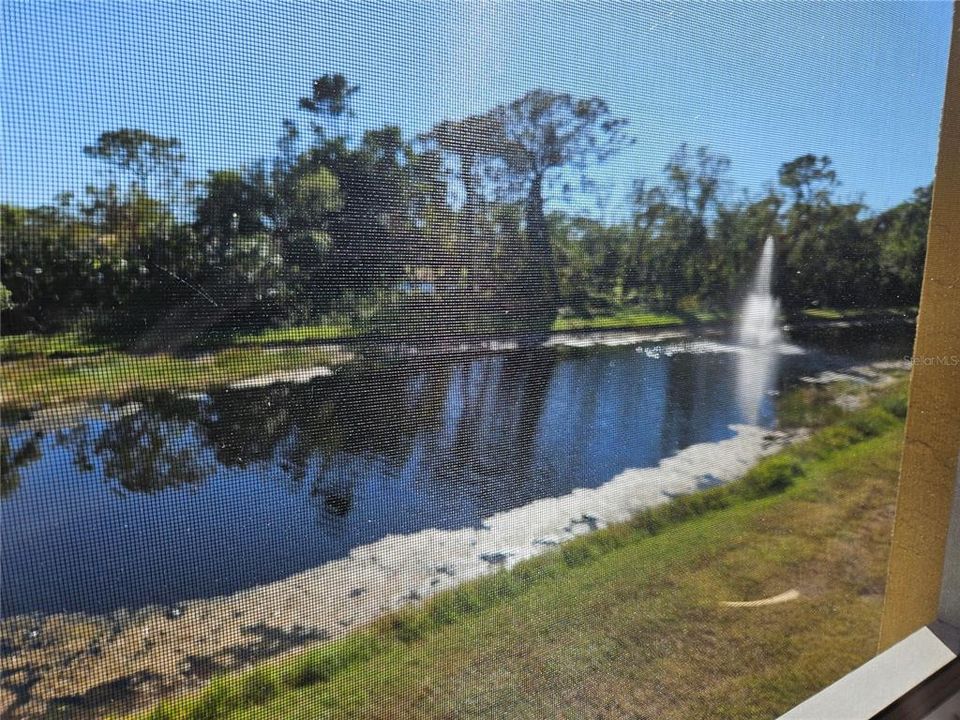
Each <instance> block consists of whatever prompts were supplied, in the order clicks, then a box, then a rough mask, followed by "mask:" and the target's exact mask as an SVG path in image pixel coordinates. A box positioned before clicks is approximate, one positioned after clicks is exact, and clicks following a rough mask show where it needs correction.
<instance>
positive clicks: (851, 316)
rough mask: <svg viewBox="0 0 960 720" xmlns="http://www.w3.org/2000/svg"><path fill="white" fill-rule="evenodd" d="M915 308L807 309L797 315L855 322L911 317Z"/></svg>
mask: <svg viewBox="0 0 960 720" xmlns="http://www.w3.org/2000/svg"><path fill="white" fill-rule="evenodd" d="M916 314H917V308H916V307H902V308H829V307H816V308H807V309H805V310H803V311H802V312H801V313H799V316H800V317H806V318H812V319H814V320H856V319H859V318H865V317H891V318H892V317H913V316H915V315H916Z"/></svg>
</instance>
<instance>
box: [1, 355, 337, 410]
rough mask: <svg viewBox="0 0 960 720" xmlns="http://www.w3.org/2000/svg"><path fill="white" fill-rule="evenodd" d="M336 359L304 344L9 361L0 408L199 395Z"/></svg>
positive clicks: (3, 367) (3, 370)
mask: <svg viewBox="0 0 960 720" xmlns="http://www.w3.org/2000/svg"><path fill="white" fill-rule="evenodd" d="M333 360H335V358H334V356H333V354H332V353H331V352H330V351H327V350H323V349H320V348H316V347H310V346H304V347H294V348H284V349H283V350H282V351H280V352H276V351H270V350H268V349H264V348H231V349H227V350H222V351H220V352H217V353H211V354H209V355H205V356H199V357H196V358H180V357H172V356H170V355H148V356H138V355H129V354H126V353H120V352H116V351H104V352H101V353H100V354H98V355H86V356H84V355H81V356H79V357H74V358H62V359H50V358H37V359H33V360H18V361H4V362H3V363H2V364H0V388H2V394H0V408H2V409H3V411H4V413H10V414H15V413H17V412H19V411H23V410H28V409H31V408H36V407H41V406H50V405H62V404H70V403H76V402H81V401H85V400H94V399H95V400H97V401H99V402H108V401H117V400H123V399H127V398H131V397H134V396H136V395H137V394H138V393H144V392H152V391H158V390H168V391H169V390H173V391H191V390H192V391H199V390H205V389H208V388H211V387H216V386H218V385H229V384H230V383H233V382H236V381H238V380H242V379H244V378H249V377H255V376H258V375H263V374H266V373H271V372H278V371H283V370H294V369H297V368H308V367H314V366H317V365H329V364H331V362H332V361H333Z"/></svg>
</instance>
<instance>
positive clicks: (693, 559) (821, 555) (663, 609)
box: [138, 387, 902, 720]
mask: <svg viewBox="0 0 960 720" xmlns="http://www.w3.org/2000/svg"><path fill="white" fill-rule="evenodd" d="M898 392H900V388H899V387H898V388H894V389H893V390H890V391H887V392H885V393H884V394H882V395H881V396H880V397H879V398H875V400H876V402H874V403H873V404H872V405H871V406H870V407H868V408H865V409H864V410H861V411H857V412H855V413H851V414H849V415H846V416H844V417H843V418H842V419H841V420H839V421H836V422H833V423H830V424H829V425H826V426H825V427H823V428H821V429H820V430H819V431H818V432H817V433H815V434H814V435H813V436H812V437H811V438H810V439H809V440H808V441H805V442H803V443H801V444H799V445H797V446H795V447H794V448H792V449H790V450H787V451H785V452H783V453H781V454H779V455H776V456H774V457H771V458H768V459H766V460H764V461H762V462H761V463H759V464H758V465H757V466H756V467H755V468H753V469H752V470H751V471H750V472H749V473H748V474H747V476H746V477H745V478H744V479H742V480H741V481H738V482H736V483H733V484H730V485H727V486H724V487H720V488H714V489H711V490H708V491H705V492H701V493H697V494H694V495H690V496H684V497H680V498H677V499H675V500H673V501H671V502H670V503H668V504H666V505H663V506H661V507H659V508H656V509H649V510H646V511H644V512H642V513H639V514H638V515H637V516H636V517H634V518H633V519H632V520H631V521H629V522H626V523H622V524H619V525H615V526H611V527H608V528H605V529H603V530H600V531H597V532H594V533H591V534H589V535H586V536H583V537H580V538H578V539H576V540H573V541H571V542H569V543H566V544H564V545H563V546H561V547H560V548H558V549H557V550H555V551H553V552H550V553H547V554H544V555H540V556H538V557H535V558H533V559H531V560H528V561H526V562H523V563H521V564H519V565H518V566H516V567H515V568H513V569H511V570H509V571H501V572H498V573H496V574H493V575H489V576H486V577H483V578H481V579H479V580H476V581H473V582H469V583H466V584H464V585H461V586H459V587H458V588H456V589H454V590H451V591H447V592H444V593H442V594H440V595H437V596H435V597H434V598H432V599H430V600H428V601H426V602H424V603H422V604H421V605H419V606H417V607H411V608H408V609H405V610H402V611H399V612H396V613H394V614H392V615H388V616H386V617H384V618H382V619H380V620H379V621H377V622H376V623H374V624H373V625H371V626H369V627H367V628H365V629H363V630H361V631H359V632H355V633H354V634H351V635H349V636H347V637H345V638H343V639H340V640H337V641H334V642H330V643H326V644H324V645H321V646H319V647H317V648H314V649H311V650H308V651H307V652H305V653H301V654H299V655H295V656H292V657H287V658H284V659H282V660H277V661H272V662H268V663H265V664H262V665H260V666H258V667H256V668H254V669H252V670H248V671H245V672H242V673H237V674H233V675H228V676H223V677H221V678H218V679H217V680H215V681H214V682H213V683H212V684H211V685H209V686H208V687H207V688H206V689H205V690H202V691H200V692H199V693H198V694H196V695H193V696H189V697H184V698H180V699H179V700H174V701H167V702H166V703H164V704H161V705H159V706H157V707H156V708H154V709H153V710H152V711H151V712H149V713H146V714H141V715H139V716H138V717H140V718H152V719H153V720H159V718H168V719H176V720H200V719H201V718H243V719H244V720H255V719H266V718H308V717H309V718H334V717H335V718H406V717H416V718H434V717H435V718H448V717H460V716H470V717H479V718H487V717H490V718H494V717H517V718H540V717H558V718H560V717H569V718H581V717H592V718H593V717H596V718H620V717H636V718H695V717H710V718H712V717H736V718H754V717H756V718H766V717H773V716H776V715H777V714H779V713H781V712H783V711H784V710H786V709H787V708H789V707H791V706H792V705H794V704H795V703H797V702H799V701H801V700H803V699H804V698H805V697H807V696H809V695H810V694H812V693H813V692H815V691H817V690H818V689H820V688H821V687H823V686H825V685H826V684H828V683H829V682H831V681H832V680H834V679H836V678H837V677H839V676H840V675H842V674H844V673H845V672H847V671H849V670H851V669H852V668H853V667H856V666H857V665H859V664H860V663H862V662H863V661H865V660H866V659H868V658H869V657H870V656H871V655H872V654H873V652H874V650H875V648H876V640H877V631H878V627H879V617H880V609H881V600H882V591H883V581H884V571H885V567H886V554H887V547H888V542H889V533H890V527H891V520H892V508H893V505H894V502H895V487H896V479H897V468H898V462H899V453H900V445H901V435H902V422H901V420H900V418H899V417H897V415H895V414H893V413H891V412H890V411H889V410H888V409H887V407H888V404H889V403H888V399H889V398H890V397H893V396H895V395H896V394H897V393H898ZM811 401H812V402H813V401H819V400H813V399H811ZM894 407H896V405H895V404H894ZM790 588H797V589H799V590H800V592H801V599H800V600H798V601H795V602H792V603H789V604H784V605H775V606H770V607H764V608H750V609H744V608H736V609H733V608H724V607H721V606H720V604H719V601H720V600H723V599H755V598H761V597H766V596H769V595H774V594H777V593H780V592H783V591H785V590H787V589H790Z"/></svg>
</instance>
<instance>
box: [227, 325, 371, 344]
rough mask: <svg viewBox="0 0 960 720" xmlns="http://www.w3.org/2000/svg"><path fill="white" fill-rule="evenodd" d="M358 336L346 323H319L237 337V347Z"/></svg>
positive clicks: (235, 338)
mask: <svg viewBox="0 0 960 720" xmlns="http://www.w3.org/2000/svg"><path fill="white" fill-rule="evenodd" d="M358 335H360V330H359V329H358V328H356V327H354V326H352V325H349V324H347V323H319V324H316V325H302V326H297V327H287V328H270V329H268V330H264V331H262V332H259V333H246V334H242V335H237V336H236V337H234V338H233V342H234V343H235V344H237V345H288V344H297V343H311V342H331V341H334V340H346V339H348V338H354V337H357V336H358Z"/></svg>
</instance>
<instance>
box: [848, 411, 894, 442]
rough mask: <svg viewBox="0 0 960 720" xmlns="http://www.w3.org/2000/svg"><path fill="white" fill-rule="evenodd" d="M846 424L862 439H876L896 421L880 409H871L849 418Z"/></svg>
mask: <svg viewBox="0 0 960 720" xmlns="http://www.w3.org/2000/svg"><path fill="white" fill-rule="evenodd" d="M847 424H849V425H850V426H851V427H853V428H854V429H856V430H857V431H858V432H860V433H861V434H862V435H863V437H876V436H877V435H882V434H883V433H885V432H886V431H887V430H889V429H890V428H892V427H893V426H894V425H896V424H897V419H896V418H895V417H894V416H893V415H891V414H890V413H889V412H887V411H886V410H884V409H883V408H881V407H871V408H867V409H866V410H861V411H860V412H858V413H856V414H855V415H853V416H851V417H850V419H849V420H847Z"/></svg>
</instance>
